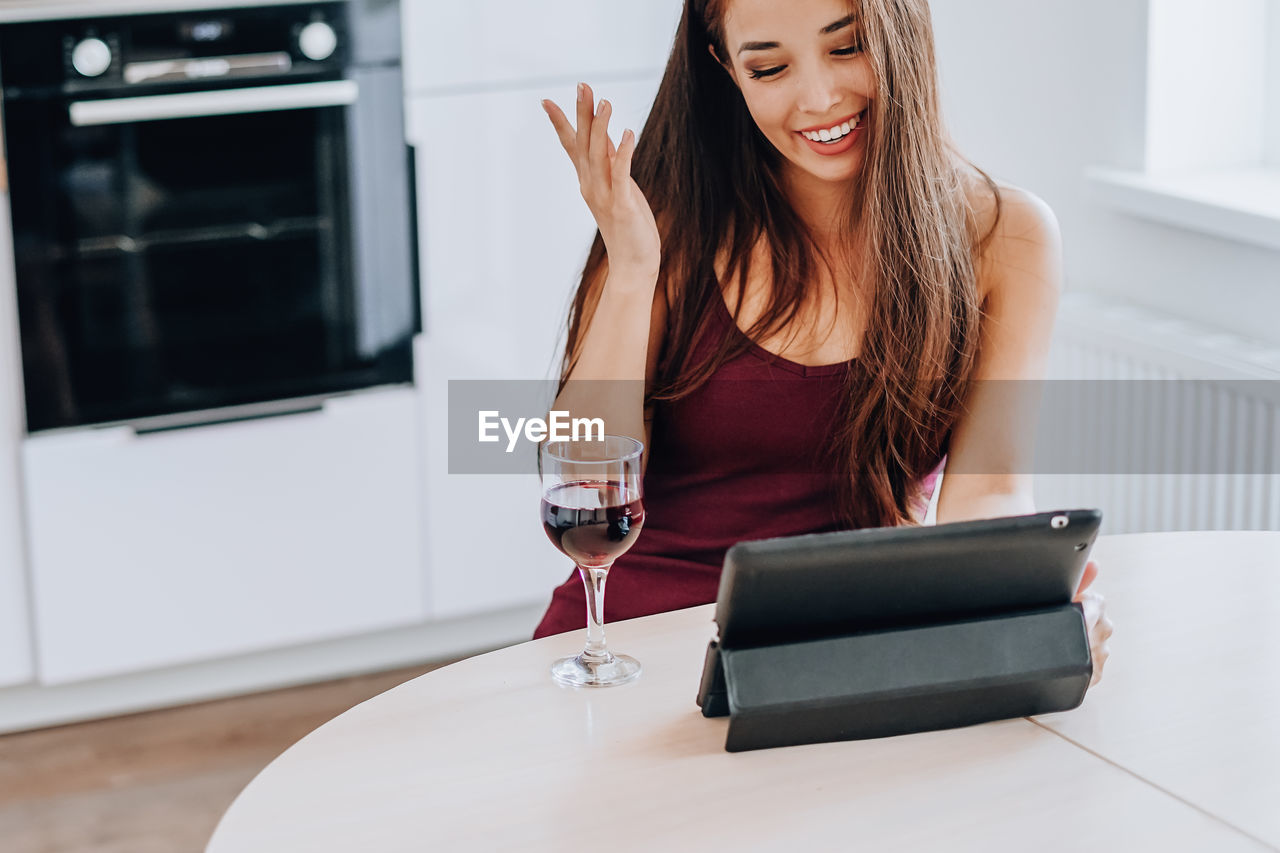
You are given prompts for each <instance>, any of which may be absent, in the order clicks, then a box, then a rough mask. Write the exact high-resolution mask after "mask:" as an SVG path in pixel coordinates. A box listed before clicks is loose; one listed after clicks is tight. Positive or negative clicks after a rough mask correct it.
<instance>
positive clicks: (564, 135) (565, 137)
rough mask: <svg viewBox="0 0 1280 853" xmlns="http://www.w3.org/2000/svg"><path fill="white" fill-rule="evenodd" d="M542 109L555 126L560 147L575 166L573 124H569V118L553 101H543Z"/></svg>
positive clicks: (575, 140)
mask: <svg viewBox="0 0 1280 853" xmlns="http://www.w3.org/2000/svg"><path fill="white" fill-rule="evenodd" d="M542 109H543V110H544V111H545V112H546V114H547V118H549V119H551V126H552V127H554V128H555V131H556V136H557V137H559V139H560V147H561V148H563V149H564V153H566V154H568V155H569V159H570V160H573V161H574V165H575V166H576V165H577V157H576V156H575V154H574V147H575V146H576V144H577V135H576V134H575V133H574V130H573V125H571V124H569V119H568V118H567V117H565V114H564V111H563V110H561V109H560V107H559V106H557V105H556V103H555V101H543V102H542Z"/></svg>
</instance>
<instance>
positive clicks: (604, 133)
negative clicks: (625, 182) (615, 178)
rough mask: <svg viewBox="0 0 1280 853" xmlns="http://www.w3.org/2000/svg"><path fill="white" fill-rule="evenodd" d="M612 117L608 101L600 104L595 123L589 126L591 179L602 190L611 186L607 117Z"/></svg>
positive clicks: (610, 105)
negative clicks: (597, 183)
mask: <svg viewBox="0 0 1280 853" xmlns="http://www.w3.org/2000/svg"><path fill="white" fill-rule="evenodd" d="M612 115H613V105H612V104H610V103H609V102H608V101H601V102H600V109H599V111H597V113H596V119H595V123H594V124H593V125H592V126H591V153H590V158H589V159H590V162H591V177H592V178H593V179H594V180H596V181H598V182H599V185H600V186H601V187H602V188H606V189H607V188H608V187H609V186H610V185H611V181H610V177H609V117H610V116H612Z"/></svg>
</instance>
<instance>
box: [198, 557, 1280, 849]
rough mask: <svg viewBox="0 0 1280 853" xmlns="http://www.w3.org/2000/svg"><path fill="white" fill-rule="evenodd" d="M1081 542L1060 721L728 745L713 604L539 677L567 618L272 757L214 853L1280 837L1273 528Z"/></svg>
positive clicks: (1000, 844)
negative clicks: (1079, 693)
mask: <svg viewBox="0 0 1280 853" xmlns="http://www.w3.org/2000/svg"><path fill="white" fill-rule="evenodd" d="M1094 553H1095V555H1096V557H1097V559H1098V560H1099V561H1100V563H1101V564H1102V576H1101V578H1100V580H1099V581H1098V588H1099V589H1100V590H1101V591H1102V592H1103V593H1104V595H1105V596H1106V597H1107V602H1108V612H1109V614H1110V615H1111V618H1112V619H1113V621H1114V622H1115V625H1116V633H1115V636H1114V638H1113V639H1112V641H1111V649H1112V657H1111V661H1110V663H1109V664H1108V665H1107V670H1106V673H1105V677H1104V679H1103V680H1102V682H1101V684H1099V685H1098V686H1097V687H1096V688H1094V689H1093V690H1091V691H1090V693H1089V695H1088V696H1087V697H1086V699H1085V702H1084V704H1083V705H1082V706H1081V707H1080V708H1078V709H1076V710H1074V711H1070V712H1066V713H1063V714H1056V715H1050V716H1047V717H1043V718H1031V719H1018V720H1008V721H1004V722H998V723H989V724H986V725H980V726H973V727H970V728H965V729H957V730H951V731H942V732H928V733H923V734H916V735H908V736H903V737H895V738H885V739H880V740H869V741H853V742H845V743H832V744H815V745H810V746H799V747H790V748H786V749H772V750H762V751H756V752H747V753H737V754H729V753H726V752H725V751H724V738H725V729H726V725H727V723H726V721H725V720H723V719H705V718H704V717H702V716H701V713H700V712H699V710H698V708H697V707H696V706H695V704H694V697H695V695H696V692H697V687H698V680H699V675H700V673H701V669H702V662H703V655H704V652H705V649H706V645H707V641H708V640H709V639H710V638H711V636H712V635H713V634H714V625H713V624H712V621H711V616H712V607H711V606H710V605H708V606H705V607H697V608H692V609H690V610H683V611H678V612H674V613H667V614H661V615H658V616H651V617H647V618H644V619H636V620H632V621H630V622H620V623H616V624H612V625H610V626H609V628H608V634H609V642H610V645H611V646H612V647H613V648H615V649H617V650H618V651H624V652H627V653H629V654H632V655H635V656H636V657H638V658H639V659H640V660H641V661H642V663H643V664H644V674H643V675H642V677H641V678H640V680H639V681H638V682H636V683H634V684H630V685H626V686H623V687H617V688H611V689H606V690H574V689H570V688H564V687H559V686H557V685H556V684H554V683H553V682H552V681H551V679H550V677H549V675H548V672H547V668H548V666H549V664H550V663H551V661H552V660H553V659H554V658H555V657H557V656H560V655H564V654H569V653H572V652H575V651H577V650H578V649H579V648H580V646H581V642H582V636H581V634H580V633H579V632H574V633H571V634H563V635H560V636H556V637H549V638H546V639H543V640H539V641H536V642H530V643H524V644H521V645H518V646H513V647H511V648H507V649H502V650H500V651H496V652H493V653H490V654H486V655H481V656H478V657H475V658H471V659H469V660H465V661H462V662H460V663H456V664H453V665H452V666H448V667H445V668H443V669H439V670H436V671H434V672H431V673H428V674H426V675H423V676H421V677H419V678H416V679H414V680H412V681H409V682H407V683H405V684H402V685H400V686H399V687H396V688H394V689H392V690H389V691H387V692H386V693H383V694H382V695H380V696H377V697H375V698H373V699H370V700H369V701H367V702H365V703H363V704H361V705H358V706H357V707H355V708H352V709H351V710H350V711H348V712H346V713H345V714H342V715H341V716H339V717H337V718H335V719H334V720H331V721H330V722H328V723H326V724H325V725H323V726H321V727H320V728H318V729H316V730H315V731H314V732H312V733H311V734H309V735H307V736H306V737H305V738H303V739H302V740H301V741H299V742H298V743H297V744H295V745H294V746H293V747H291V748H290V749H288V750H287V751H286V752H284V753H283V754H282V755H281V756H280V757H279V758H277V759H276V760H275V761H274V762H272V764H271V765H270V766H268V767H267V768H266V769H264V770H263V771H262V773H260V774H259V775H258V777H257V778H256V779H254V780H253V782H251V783H250V784H249V786H248V787H247V788H245V790H244V791H243V792H242V793H241V794H240V796H239V797H238V798H237V799H236V801H235V802H234V803H233V804H232V806H231V808H230V809H229V810H228V811H227V813H226V814H225V815H224V816H223V818H222V821H221V823H220V824H219V826H218V828H217V830H216V832H215V833H214V836H213V838H212V840H211V841H210V844H209V850H210V851H212V853H231V851H236V853H240V852H241V851H259V850H260V851H271V853H280V851H294V850H298V851H308V853H320V851H343V852H344V853H346V852H347V851H352V850H377V851H395V850H405V851H409V850H412V851H422V850H449V851H452V850H467V849H474V850H507V849H510V850H517V849H518V850H556V851H567V850H600V851H618V850H659V849H676V850H698V851H706V850H715V849H729V850H735V851H739V850H792V849H801V850H804V849H806V845H807V846H808V847H809V848H812V849H817V850H830V849H844V848H852V847H859V848H863V849H869V850H929V849H946V850H975V851H977V850H981V851H984V853H986V851H991V850H993V849H995V850H1019V851H1021V850H1027V849H1037V850H1081V849H1096V850H1107V849H1116V850H1124V849H1134V850H1146V849H1154V850H1162V851H1164V850H1214V851H1230V850H1267V849H1275V848H1280V809H1277V808H1276V804H1277V803H1280V769H1278V768H1280V533H1176V534H1142V535H1135V536H1119V537H1103V538H1102V539H1100V540H1099V542H1098V544H1097V546H1096V547H1095V551H1094Z"/></svg>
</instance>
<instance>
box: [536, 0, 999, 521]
mask: <svg viewBox="0 0 1280 853" xmlns="http://www.w3.org/2000/svg"><path fill="white" fill-rule="evenodd" d="M728 2H730V0H686V2H685V7H684V12H683V14H682V16H681V19H680V25H679V28H678V30H677V33H676V38H675V43H674V45H673V47H672V51H671V57H670V59H669V61H668V62H667V68H666V72H665V73H664V75H663V78H662V83H661V85H660V87H659V89H658V94H657V97H656V99H655V100H654V104H653V107H652V109H651V110H650V113H649V118H648V121H647V122H646V124H645V126H644V129H643V132H642V133H641V135H640V137H639V140H638V144H637V147H636V151H635V154H634V157H633V161H632V174H633V176H634V177H635V180H636V183H637V184H638V185H639V187H640V189H641V190H642V191H643V192H644V194H645V197H646V198H647V199H648V200H649V203H650V205H651V206H652V207H653V209H654V213H655V215H656V216H657V218H658V221H659V223H660V225H661V224H663V223H667V224H668V225H669V227H665V228H662V231H663V235H662V237H663V242H662V266H661V272H660V274H659V281H658V286H659V287H660V288H662V293H663V294H664V296H665V298H666V301H667V305H668V306H669V315H668V316H669V319H668V325H667V330H666V335H665V344H664V347H663V352H662V353H661V356H660V359H659V363H658V370H657V377H656V380H655V382H654V383H653V385H652V387H649V388H647V389H646V395H645V396H646V400H645V402H646V405H647V404H650V403H652V402H654V401H662V400H676V399H680V398H681V397H684V396H687V395H688V394H690V393H692V392H693V391H694V390H696V389H697V388H698V387H699V386H700V385H701V384H702V383H703V382H705V381H706V380H707V379H708V378H709V377H710V376H711V374H712V373H713V372H714V371H715V370H716V369H717V368H718V367H719V366H720V365H721V364H723V363H724V362H725V361H727V360H729V359H731V358H734V357H735V356H737V355H739V354H741V353H742V352H744V351H745V350H746V349H747V348H748V347H749V346H750V341H749V340H748V339H747V338H748V337H749V338H750V339H753V340H762V339H765V338H767V337H768V336H769V335H771V334H773V333H775V332H777V331H779V330H781V329H784V328H786V327H787V326H788V324H789V323H791V322H792V321H793V320H795V318H796V317H797V315H798V314H799V312H800V310H801V309H802V308H803V307H804V306H805V304H806V300H807V299H808V298H810V297H811V296H812V285H811V284H809V283H810V282H812V281H813V280H814V274H815V272H816V271H817V269H818V267H819V264H826V265H827V266H828V268H830V266H831V261H830V259H829V258H826V257H824V256H823V253H822V252H821V251H820V250H819V248H818V246H817V243H816V242H815V240H814V239H813V237H812V235H811V232H810V231H809V229H808V227H807V226H806V225H805V223H804V222H803V221H802V220H801V219H800V218H799V216H798V215H797V214H796V212H795V211H794V209H793V208H792V206H791V204H790V202H789V201H788V200H787V197H786V195H785V193H784V191H783V189H782V185H781V165H782V155H781V154H780V153H779V152H778V151H777V149H775V148H774V147H773V145H772V144H771V143H769V141H768V140H767V139H766V138H765V137H764V136H763V134H761V133H760V131H759V129H758V128H757V127H756V124H755V121H754V120H753V119H752V117H751V115H750V113H749V112H748V111H747V108H746V104H745V102H744V101H743V98H742V95H741V93H740V92H739V91H738V89H737V87H736V85H734V83H733V80H732V78H731V77H730V76H729V75H728V74H727V73H725V69H724V68H722V67H721V66H720V65H719V64H718V63H717V62H716V60H715V59H714V58H713V57H712V55H711V53H710V51H708V49H707V46H708V45H711V46H712V47H714V48H715V51H716V56H720V57H725V56H728V55H729V53H728V51H727V50H726V49H725V44H724V14H725V7H726V6H727V4H728ZM851 7H852V9H851V11H853V12H854V13H855V14H856V19H857V23H856V25H855V26H856V27H857V29H858V39H859V41H860V43H861V45H862V47H863V50H864V51H865V53H866V55H867V58H868V59H869V61H870V63H871V67H872V69H873V71H874V73H875V77H876V79H877V81H878V92H877V96H876V97H875V99H874V102H873V104H872V109H871V118H870V121H869V122H868V130H869V138H868V145H867V151H868V155H867V158H866V161H865V162H864V164H863V168H862V173H861V176H860V179H859V180H858V181H856V182H855V186H854V187H853V188H852V189H851V192H850V197H849V203H848V205H847V210H846V213H845V217H844V221H843V222H842V228H841V233H844V234H847V235H849V241H848V245H847V246H846V247H843V248H845V249H847V250H848V251H847V253H848V254H850V255H851V256H853V257H856V258H858V259H859V261H858V264H857V266H856V270H855V272H856V274H857V275H858V276H860V277H861V280H862V284H863V285H864V286H865V288H866V292H867V293H869V294H870V304H869V306H868V307H869V315H868V317H867V322H866V327H865V331H864V333H863V339H862V346H861V351H860V353H859V356H858V360H857V364H858V368H857V369H856V370H851V371H850V372H849V374H848V381H847V393H846V395H845V399H844V400H843V402H842V407H841V416H840V418H839V421H838V425H837V428H836V430H835V432H834V433H833V435H832V442H831V447H830V454H831V456H832V457H833V460H832V461H833V462H834V464H835V466H836V468H835V470H838V471H843V472H847V476H844V477H841V478H840V484H841V485H840V491H839V504H838V507H837V515H838V516H839V517H840V519H841V520H842V521H843V522H845V523H847V524H849V525H850V526H853V527H881V526H890V525H898V524H909V523H915V522H916V521H917V519H916V517H915V515H916V507H917V505H918V504H919V502H920V499H921V497H922V495H921V494H920V491H919V483H920V481H921V479H922V478H923V477H924V476H926V475H927V474H928V473H929V472H930V471H931V470H932V469H933V468H934V467H935V466H936V465H937V463H938V461H939V460H940V458H941V454H942V453H943V452H944V451H945V447H946V444H947V441H948V438H949V436H950V433H951V430H952V428H953V427H954V425H955V423H956V421H957V420H958V418H959V416H960V414H961V412H962V408H963V401H964V398H965V394H966V391H967V389H968V387H969V384H970V380H971V376H972V373H973V368H974V364H975V359H976V352H977V341H978V320H979V315H980V310H981V307H980V304H979V296H978V287H977V281H976V278H977V276H976V269H975V268H976V263H977V261H976V257H977V254H978V252H980V251H981V248H982V245H983V243H984V242H985V240H986V239H987V237H989V236H990V232H988V234H987V235H984V236H980V235H979V234H978V230H979V228H980V225H979V224H978V222H977V217H976V215H975V214H974V212H973V211H972V209H971V207H970V205H969V203H968V201H967V197H966V193H965V178H964V175H963V172H962V170H961V163H962V162H963V161H962V160H961V159H960V158H959V157H958V155H957V154H956V153H955V151H954V150H953V149H952V147H951V145H950V143H949V140H948V137H947V135H946V131H945V129H944V127H943V125H942V121H941V117H940V108H939V104H938V87H937V68H936V64H935V60H934V50H933V31H932V24H931V21H930V15H929V6H928V2H927V0H853V2H852V3H851ZM980 174H981V173H980ZM983 178H984V179H985V180H986V183H987V185H988V186H989V188H990V191H991V192H992V194H993V196H994V199H995V207H996V216H997V218H998V216H999V207H1000V195H999V191H998V190H997V189H996V187H995V184H994V183H993V182H992V181H991V180H990V179H989V178H987V177H986V175H985V174H983ZM992 230H994V226H992ZM854 235H856V241H855V236H854ZM761 240H763V241H765V244H766V245H767V247H768V250H769V251H768V254H769V257H770V258H771V288H772V289H771V293H770V297H769V302H768V304H767V305H766V307H765V310H764V311H763V312H762V313H761V316H760V319H759V320H758V321H757V322H756V323H755V324H753V326H752V327H751V328H750V329H748V330H747V336H746V337H744V336H739V335H729V336H726V338H725V340H724V341H723V342H722V343H721V344H720V346H719V348H718V350H717V351H716V352H715V353H714V354H713V355H712V356H711V357H710V358H708V359H707V360H705V361H703V363H702V364H699V365H692V366H691V365H690V364H689V360H690V353H691V351H692V348H693V344H694V341H695V339H696V336H697V335H698V333H699V331H700V329H701V324H702V321H703V320H704V318H705V317H707V315H708V312H709V310H710V309H711V306H713V305H714V303H713V302H711V300H712V299H722V298H723V296H722V294H721V285H720V283H719V281H718V279H717V273H716V260H717V256H721V255H722V256H723V257H725V258H727V265H726V267H725V273H724V274H725V277H726V279H727V280H729V281H732V280H735V279H736V287H737V292H738V300H737V305H738V306H739V310H741V305H742V302H743V300H742V295H743V293H744V291H745V288H746V282H747V276H748V272H749V269H750V257H751V254H752V250H753V249H754V248H755V246H756V245H757V243H758V242H759V241H761ZM605 260H606V257H605V248H604V242H603V240H602V239H601V237H600V234H599V232H597V233H596V237H595V241H594V243H593V245H592V247H591V252H590V254H589V255H588V257H587V263H586V266H585V268H584V269H583V273H582V280H581V283H580V285H579V287H578V291H577V294H576V295H575V298H574V301H573V306H572V308H571V310H570V313H569V321H568V342H567V346H566V349H565V355H564V360H563V362H562V366H561V384H562V386H563V384H564V382H565V381H566V379H567V378H568V376H569V375H570V373H571V372H572V370H573V367H574V363H573V361H572V354H573V353H574V352H575V350H576V346H577V343H578V342H579V341H580V340H581V337H582V335H583V333H584V331H585V329H584V323H585V322H588V321H589V316H586V314H587V306H588V305H589V304H590V303H591V302H592V301H594V297H592V296H591V291H592V289H593V288H598V287H599V286H600V284H601V282H600V277H599V273H600V268H601V264H602V263H604V261H605Z"/></svg>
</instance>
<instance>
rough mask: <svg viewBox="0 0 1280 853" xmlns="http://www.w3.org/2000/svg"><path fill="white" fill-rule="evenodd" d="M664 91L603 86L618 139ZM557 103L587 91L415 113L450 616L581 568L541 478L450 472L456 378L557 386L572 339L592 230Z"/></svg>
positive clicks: (434, 477) (558, 89)
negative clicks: (572, 316) (565, 549)
mask: <svg viewBox="0 0 1280 853" xmlns="http://www.w3.org/2000/svg"><path fill="white" fill-rule="evenodd" d="M657 85H658V79H657V77H656V76H650V77H648V78H642V79H636V80H631V81H625V82H612V83H607V84H601V85H600V87H599V94H600V95H601V96H602V97H607V98H609V99H610V100H611V101H612V102H613V103H615V104H616V115H617V127H618V128H619V132H618V134H615V140H616V139H617V138H618V136H620V129H621V128H622V127H624V126H629V127H632V128H635V129H637V130H639V128H640V127H641V125H642V124H643V119H644V116H645V114H646V112H647V110H648V107H649V105H650V104H651V103H652V100H653V96H654V94H655V93H656V91H657ZM546 97H550V98H552V99H554V100H557V101H559V102H560V103H562V104H566V105H571V104H572V102H573V98H574V83H573V82H572V81H569V82H560V83H557V84H554V85H547V86H538V87H522V88H513V89H509V90H503V91H495V92H486V93H479V94H475V93H471V94H453V95H438V96H431V97H419V98H414V99H412V100H411V101H410V104H409V110H408V116H409V132H410V141H411V143H412V144H414V145H416V146H417V156H418V168H417V174H418V203H419V213H420V226H421V237H420V240H421V246H422V257H423V267H422V286H423V328H424V333H423V335H422V337H421V339H420V340H419V346H418V348H417V361H418V367H419V375H420V376H421V377H422V382H421V383H420V384H421V392H422V394H423V395H424V397H423V399H424V412H425V417H426V438H427V440H426V445H425V446H426V457H427V458H426V465H427V470H426V473H425V477H426V483H427V489H426V496H425V502H426V540H425V541H426V553H427V571H428V575H429V577H430V584H431V594H430V596H429V598H430V601H431V607H432V614H433V615H434V616H437V617H444V616H456V615H463V614H466V613H473V612H478V611H482V610H488V609H497V608H500V607H509V606H515V605H518V604H526V603H529V602H537V601H545V600H548V599H549V597H550V593H551V589H552V587H553V586H554V585H555V584H557V583H559V582H560V581H562V580H564V578H565V577H566V576H568V574H569V573H570V572H571V571H572V568H573V567H572V564H571V563H570V562H569V561H568V560H567V559H566V558H565V557H563V556H562V555H561V554H560V553H559V552H557V551H556V550H555V549H554V548H553V547H552V545H551V543H550V542H548V541H547V538H546V535H545V534H544V533H543V531H542V528H541V525H540V524H539V523H538V516H537V512H538V500H539V497H540V490H539V483H538V479H537V477H536V475H534V474H527V475H489V474H486V475H478V474H477V475H462V474H455V475H450V474H448V461H449V460H448V441H447V435H448V433H447V412H448V381H449V380H450V379H455V380H456V379H487V380H495V379H504V380H521V379H523V380H536V379H544V378H548V377H551V378H554V377H557V376H558V375H559V354H560V351H561V347H562V346H563V344H562V341H561V337H560V332H561V331H562V329H563V327H564V321H565V317H566V311H567V308H568V305H569V302H570V300H571V298H572V295H573V292H574V289H575V288H576V286H577V283H578V276H579V274H580V273H581V269H582V264H583V262H584V261H585V259H586V254H587V249H588V248H589V245H590V241H591V237H592V235H593V234H594V233H595V226H594V222H593V220H592V218H591V215H590V212H589V211H588V210H587V207H586V205H585V204H584V203H583V201H582V197H581V195H580V194H579V190H578V182H577V176H576V175H575V173H574V170H573V166H572V164H571V163H570V162H569V159H568V158H567V157H566V156H565V153H564V151H563V149H562V148H561V147H560V143H559V141H558V140H557V138H556V135H555V132H554V130H553V129H552V127H551V123H550V122H549V121H548V120H547V117H546V114H545V113H544V112H543V110H542V107H541V106H540V104H539V101H540V100H541V99H542V98H546ZM480 566H483V567H484V571H483V573H481V572H480V571H478V568H479V567H480ZM529 628H530V631H531V632H532V630H533V626H532V625H530V626H529Z"/></svg>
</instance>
